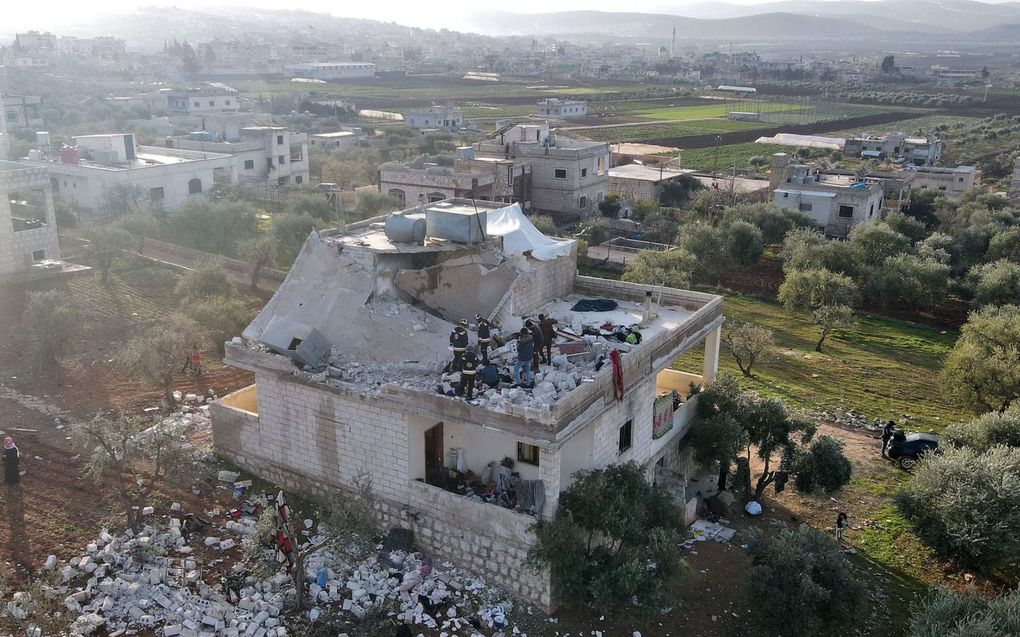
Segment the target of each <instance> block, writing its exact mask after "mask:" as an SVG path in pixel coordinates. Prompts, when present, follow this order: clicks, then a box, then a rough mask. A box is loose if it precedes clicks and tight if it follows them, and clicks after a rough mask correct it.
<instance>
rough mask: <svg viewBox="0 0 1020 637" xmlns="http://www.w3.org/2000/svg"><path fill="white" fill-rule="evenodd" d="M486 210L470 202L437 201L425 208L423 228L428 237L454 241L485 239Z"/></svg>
mask: <svg viewBox="0 0 1020 637" xmlns="http://www.w3.org/2000/svg"><path fill="white" fill-rule="evenodd" d="M487 216H488V210H487V209H486V208H482V209H481V210H478V209H476V208H475V207H474V206H473V204H471V202H468V203H467V204H458V203H455V202H454V203H451V202H444V201H441V202H438V203H434V204H431V205H430V206H429V207H428V208H426V209H425V226H426V227H425V230H426V232H427V234H428V236H430V237H436V238H437V239H445V240H447V241H453V242H455V243H478V242H480V241H485V227H486V224H487Z"/></svg>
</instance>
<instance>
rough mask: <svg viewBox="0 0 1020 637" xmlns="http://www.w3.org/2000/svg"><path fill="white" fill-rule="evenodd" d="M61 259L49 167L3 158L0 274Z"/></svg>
mask: <svg viewBox="0 0 1020 637" xmlns="http://www.w3.org/2000/svg"><path fill="white" fill-rule="evenodd" d="M59 258H60V243H59V241H58V239H57V218H56V213H55V211H54V207H53V193H52V191H51V190H50V179H49V176H48V175H47V174H46V170H45V169H44V168H40V167H36V166H25V165H22V164H20V163H17V162H11V161H6V160H0V275H6V274H13V273H17V272H23V271H25V270H28V269H30V268H31V267H32V265H33V264H37V263H40V262H42V261H48V260H56V259H59Z"/></svg>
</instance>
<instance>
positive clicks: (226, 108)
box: [166, 87, 241, 115]
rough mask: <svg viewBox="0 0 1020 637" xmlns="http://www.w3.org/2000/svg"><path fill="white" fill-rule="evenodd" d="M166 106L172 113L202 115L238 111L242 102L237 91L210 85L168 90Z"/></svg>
mask: <svg viewBox="0 0 1020 637" xmlns="http://www.w3.org/2000/svg"><path fill="white" fill-rule="evenodd" d="M166 106H167V109H168V110H169V111H170V113H172V114H178V115H202V114H205V113H236V112H237V111H238V110H240V108H241V103H240V99H239V98H238V95H237V92H236V91H229V90H225V89H215V88H211V87H209V88H194V89H187V90H180V91H167V93H166Z"/></svg>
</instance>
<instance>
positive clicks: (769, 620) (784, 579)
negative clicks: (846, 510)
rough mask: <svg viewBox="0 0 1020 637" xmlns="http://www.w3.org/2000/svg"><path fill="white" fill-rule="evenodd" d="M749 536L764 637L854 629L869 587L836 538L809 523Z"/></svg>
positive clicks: (755, 607) (755, 616) (756, 619)
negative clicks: (860, 577)
mask: <svg viewBox="0 0 1020 637" xmlns="http://www.w3.org/2000/svg"><path fill="white" fill-rule="evenodd" d="M769 531H770V534H768V535H766V533H764V532H763V531H762V530H761V529H757V528H752V529H751V530H750V531H749V532H748V546H749V549H750V553H751V560H752V563H753V567H752V569H751V574H750V576H749V577H748V595H749V597H750V599H751V608H752V614H751V622H752V626H753V628H754V629H755V630H756V632H757V633H758V634H761V635H770V636H776V637H779V636H782V637H815V636H816V635H824V634H835V633H836V632H838V631H840V630H841V629H846V628H849V627H851V626H852V625H853V623H854V619H855V617H856V616H858V615H859V614H860V613H861V611H863V610H864V607H865V604H866V602H867V589H866V588H865V586H864V584H863V583H861V581H860V579H859V578H858V576H857V574H856V573H855V572H854V568H853V566H852V565H851V564H850V562H849V561H848V560H847V559H846V557H845V556H844V555H843V553H842V549H841V548H840V546H839V544H837V543H836V542H835V541H833V540H832V539H830V538H828V537H825V536H824V535H822V534H821V533H819V532H818V531H816V530H814V529H812V528H811V527H809V526H807V525H801V526H800V527H799V528H797V529H789V528H786V527H785V526H783V525H781V524H779V523H778V522H775V523H773V524H772V526H771V527H770V529H769Z"/></svg>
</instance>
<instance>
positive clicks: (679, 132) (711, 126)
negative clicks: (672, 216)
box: [576, 119, 763, 144]
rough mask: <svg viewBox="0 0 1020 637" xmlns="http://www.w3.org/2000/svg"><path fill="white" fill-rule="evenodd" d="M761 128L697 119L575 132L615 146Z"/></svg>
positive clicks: (751, 125) (742, 123) (755, 124)
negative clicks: (625, 143)
mask: <svg viewBox="0 0 1020 637" xmlns="http://www.w3.org/2000/svg"><path fill="white" fill-rule="evenodd" d="M762 126H763V125H762V124H759V123H757V122H734V121H730V120H728V119H698V120H690V121H677V122H671V123H669V124H641V125H638V126H607V127H604V128H585V129H582V130H578V131H576V132H577V133H579V134H581V135H584V136H585V137H587V138H589V139H594V140H596V141H600V142H610V143H614V144H615V143H617V142H640V141H646V140H650V139H664V138H668V137H682V136H685V135H706V134H709V133H732V132H735V131H743V130H754V129H756V128H761V127H762Z"/></svg>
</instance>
